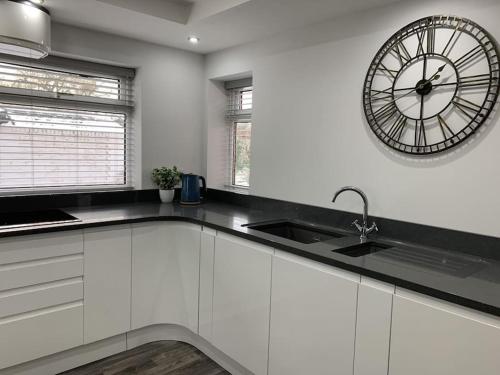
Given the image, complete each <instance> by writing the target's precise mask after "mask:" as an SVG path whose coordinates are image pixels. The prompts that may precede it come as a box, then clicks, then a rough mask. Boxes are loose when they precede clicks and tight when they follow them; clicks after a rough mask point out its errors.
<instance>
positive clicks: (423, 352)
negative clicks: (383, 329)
mask: <svg viewBox="0 0 500 375" xmlns="http://www.w3.org/2000/svg"><path fill="white" fill-rule="evenodd" d="M499 348H500V319H499V318H497V317H494V316H489V315H486V314H482V313H479V312H477V311H473V310H469V309H466V308H463V307H459V306H456V305H453V304H451V303H447V302H443V301H438V300H435V299H433V298H430V297H427V296H422V295H419V294H416V293H413V292H407V291H398V290H397V291H396V296H395V297H394V307H393V312H392V329H391V349H390V362H389V375H422V374H425V375H445V374H446V375H448V374H450V375H451V374H453V375H471V374H474V375H492V374H498V373H499V371H500V370H499V369H500V356H499V355H498V350H499Z"/></svg>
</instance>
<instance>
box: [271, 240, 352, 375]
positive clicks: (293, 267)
mask: <svg viewBox="0 0 500 375" xmlns="http://www.w3.org/2000/svg"><path fill="white" fill-rule="evenodd" d="M359 281H360V277H359V275H356V274H351V273H349V272H346V271H342V270H339V269H336V268H333V267H329V266H326V265H323V264H320V263H316V262H314V261H310V260H306V259H304V258H300V257H297V256H294V255H291V254H287V253H284V252H281V251H278V250H277V251H276V255H275V257H274V259H273V268H272V298H271V332H270V348H269V375H280V374H287V375H303V374H315V375H322V374H325V375H326V374H329V375H331V374H336V375H351V374H352V371H353V360H354V338H355V326H356V299H357V292H358V285H359Z"/></svg>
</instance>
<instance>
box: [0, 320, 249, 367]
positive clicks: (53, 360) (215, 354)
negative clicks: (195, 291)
mask: <svg viewBox="0 0 500 375" xmlns="http://www.w3.org/2000/svg"><path fill="white" fill-rule="evenodd" d="M161 340H173V341H182V342H185V343H187V344H190V345H192V346H194V347H195V348H197V349H199V350H200V351H201V352H203V353H204V354H205V355H207V356H208V357H209V358H211V359H212V360H213V361H215V362H216V363H217V364H218V365H219V366H221V367H223V368H224V369H226V370H227V371H228V372H229V373H231V374H232V375H252V373H251V372H250V371H248V370H247V369H245V368H244V367H242V366H241V365H240V364H238V363H237V362H235V361H234V360H232V359H231V358H229V357H228V356H227V355H225V354H224V353H222V352H221V351H220V350H218V349H217V348H215V347H214V346H213V345H212V344H210V343H209V342H208V341H206V340H205V339H203V338H202V337H200V336H198V335H197V334H195V333H193V332H191V331H190V330H189V329H187V328H185V327H182V326H177V325H171V324H159V325H153V326H148V327H144V328H141V329H138V330H135V331H131V332H128V333H126V334H123V335H118V336H115V337H111V338H109V339H105V340H102V341H98V342H96V343H92V344H88V345H83V346H79V347H77V348H74V349H70V350H66V351H64V352H61V353H57V354H53V355H51V356H47V357H44V358H40V359H36V360H34V361H30V362H27V363H23V364H20V365H18V366H14V367H9V368H7V369H4V370H0V375H54V374H58V373H60V372H63V371H67V370H71V369H73V368H75V367H79V366H82V365H84V364H87V363H91V362H94V361H97V360H100V359H103V358H106V357H109V356H111V355H114V354H117V353H120V352H123V351H125V350H128V349H133V348H135V347H137V346H141V345H144V344H147V343H150V342H154V341H161Z"/></svg>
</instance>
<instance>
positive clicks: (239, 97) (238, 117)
mask: <svg viewBox="0 0 500 375" xmlns="http://www.w3.org/2000/svg"><path fill="white" fill-rule="evenodd" d="M252 98H253V88H252V87H251V86H249V87H243V88H236V89H230V90H227V108H226V119H227V120H228V121H231V122H234V121H245V120H247V121H250V120H251V118H252V106H253V100H252Z"/></svg>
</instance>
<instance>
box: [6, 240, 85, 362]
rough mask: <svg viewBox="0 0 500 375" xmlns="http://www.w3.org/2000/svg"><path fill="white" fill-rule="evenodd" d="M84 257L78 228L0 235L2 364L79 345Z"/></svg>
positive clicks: (81, 329) (32, 358)
mask: <svg viewBox="0 0 500 375" xmlns="http://www.w3.org/2000/svg"><path fill="white" fill-rule="evenodd" d="M83 258H84V257H83V235H82V232H81V231H75V232H68V233H57V234H43V235H33V236H23V237H9V238H4V239H1V240H0V369H2V368H5V367H10V366H14V365H17V364H20V363H23V362H27V361H31V360H34V359H37V358H40V357H43V356H47V355H51V354H54V353H57V352H60V351H63V350H67V349H70V348H73V347H76V346H79V345H82V344H83V266H84V259H83ZM0 372H1V371H0Z"/></svg>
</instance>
